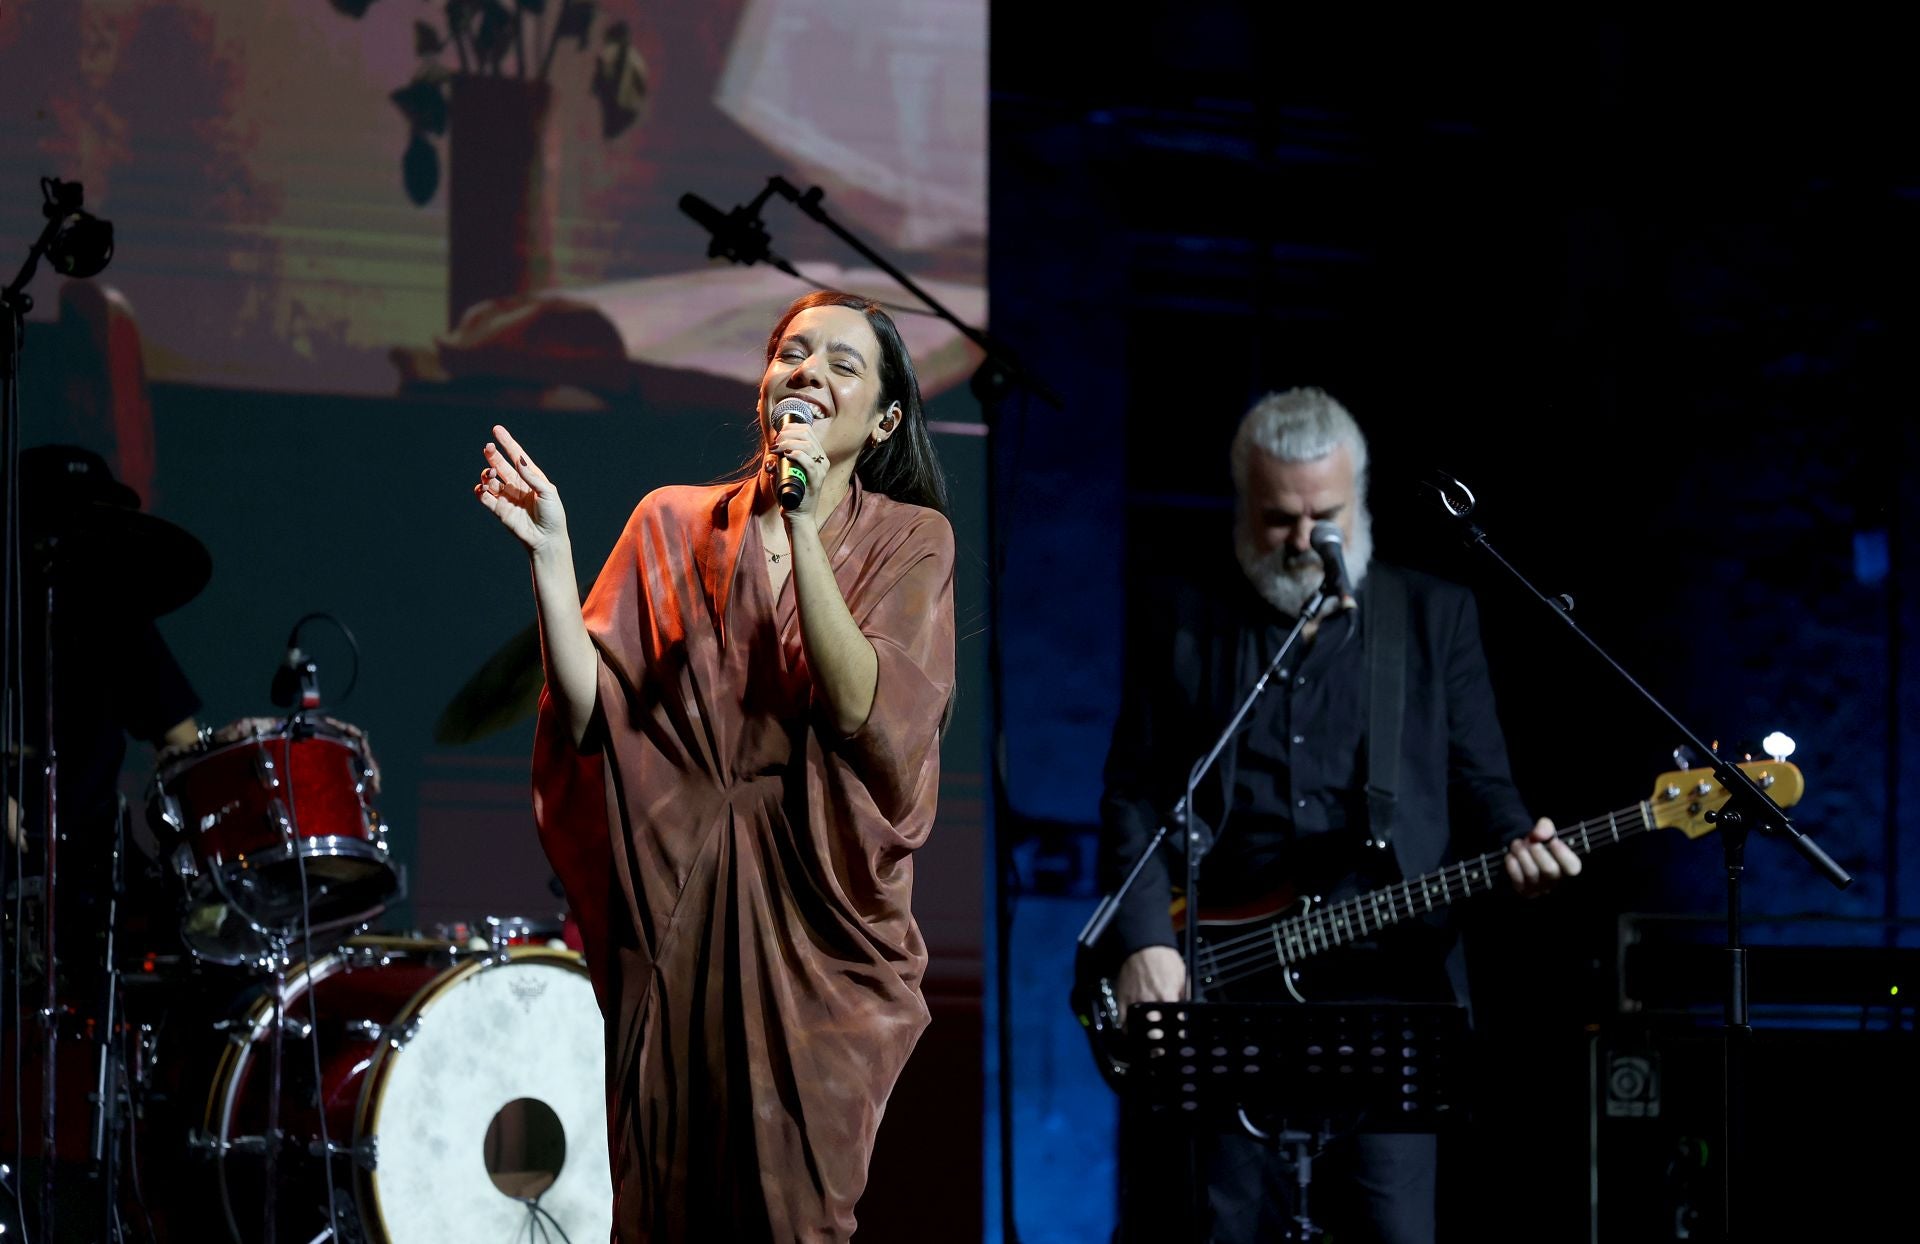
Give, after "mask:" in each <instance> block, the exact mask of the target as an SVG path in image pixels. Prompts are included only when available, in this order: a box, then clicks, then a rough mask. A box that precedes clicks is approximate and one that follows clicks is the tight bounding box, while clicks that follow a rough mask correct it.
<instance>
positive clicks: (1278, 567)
mask: <svg viewBox="0 0 1920 1244" xmlns="http://www.w3.org/2000/svg"><path fill="white" fill-rule="evenodd" d="M1343 445H1344V446H1346V450H1347V457H1348V459H1349V460H1350V461H1351V462H1352V463H1353V500H1354V505H1353V513H1352V514H1351V515H1350V516H1349V530H1350V535H1349V537H1348V540H1347V550H1346V562H1347V575H1348V577H1349V578H1350V579H1351V580H1352V583H1353V587H1354V590H1356V591H1358V590H1359V587H1360V585H1361V584H1362V583H1364V582H1366V578H1367V569H1368V567H1369V566H1370V565H1371V564H1372V562H1373V514H1372V512H1371V511H1370V510H1368V509H1367V438H1366V437H1365V436H1362V435H1361V434H1360V425H1359V424H1357V423H1355V422H1354V421H1353V416H1352V415H1350V414H1348V413H1347V408H1346V407H1344V406H1342V405H1341V404H1340V403H1338V402H1336V401H1334V400H1333V399H1332V398H1330V397H1328V396H1327V395H1326V393H1324V392H1323V391H1321V390H1319V389H1288V390H1287V391H1286V392H1285V393H1269V394H1267V395H1266V396H1265V397H1263V398H1261V399H1260V400H1259V401H1257V402H1255V403H1254V404H1253V408H1252V409H1251V410H1249V411H1248V412H1247V413H1246V414H1245V415H1244V416H1242V418H1241V420H1240V429H1239V431H1237V432H1235V433H1234V436H1233V489H1234V491H1235V492H1236V493H1238V494H1239V497H1240V505H1239V506H1238V507H1237V508H1238V511H1239V514H1238V518H1237V519H1236V520H1235V522H1234V532H1233V551H1234V555H1235V556H1236V557H1238V558H1239V561H1240V569H1241V570H1243V571H1245V572H1246V576H1247V580H1248V581H1249V582H1250V583H1252V584H1253V587H1254V590H1255V591H1257V592H1259V593H1260V595H1261V596H1262V597H1264V598H1265V599H1266V601H1267V603H1268V604H1270V605H1272V606H1273V607H1274V608H1275V609H1278V610H1279V611H1280V612H1281V613H1284V614H1288V615H1290V616H1294V617H1298V616H1299V614H1300V611H1301V610H1302V609H1304V608H1306V606H1307V602H1308V601H1309V600H1310V599H1312V597H1313V594H1314V593H1315V592H1316V591H1318V590H1319V588H1320V583H1321V580H1322V579H1323V578H1325V575H1326V568H1325V567H1324V566H1323V565H1322V564H1321V562H1320V555H1319V554H1318V553H1315V552H1313V551H1312V550H1310V549H1309V550H1305V551H1298V552H1296V551H1295V550H1294V549H1292V548H1290V547H1289V546H1287V545H1285V544H1282V545H1279V546H1278V547H1275V548H1271V549H1267V550H1266V551H1264V552H1263V551H1261V548H1260V545H1259V544H1258V543H1257V542H1256V541H1255V540H1254V537H1253V532H1252V530H1251V528H1250V527H1249V525H1248V524H1249V515H1248V514H1247V506H1246V500H1247V471H1248V466H1249V459H1251V458H1252V457H1253V454H1254V451H1255V450H1258V451H1260V452H1262V453H1267V454H1271V455H1273V457H1275V458H1277V459H1279V460H1280V461H1281V462H1290V463H1297V462H1319V461H1320V460H1321V459H1323V458H1326V457H1327V456H1328V455H1330V454H1332V453H1333V451H1334V450H1336V449H1339V448H1340V447H1341V446H1343ZM1337 606H1338V602H1336V601H1328V602H1327V607H1328V608H1336V607H1337Z"/></svg>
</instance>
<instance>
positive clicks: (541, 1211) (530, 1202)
mask: <svg viewBox="0 0 1920 1244" xmlns="http://www.w3.org/2000/svg"><path fill="white" fill-rule="evenodd" d="M551 1186H552V1185H549V1187H551ZM545 1195H546V1191H545V1189H542V1190H541V1193H540V1196H545ZM521 1199H522V1200H524V1201H525V1202H526V1203H527V1217H528V1221H529V1222H532V1223H539V1224H540V1234H541V1235H542V1236H545V1235H546V1234H547V1223H552V1224H553V1229H554V1230H555V1231H558V1232H559V1233H560V1244H573V1239H572V1238H571V1237H570V1236H568V1235H567V1229H566V1228H565V1227H563V1226H561V1225H560V1220H559V1219H558V1218H555V1217H554V1216H553V1211H551V1210H549V1209H548V1208H547V1207H546V1206H544V1205H542V1204H540V1197H538V1196H530V1197H523V1198H521ZM543 1220H544V1221H543ZM527 1238H528V1239H532V1238H533V1236H532V1231H531V1228H529V1231H528V1236H527Z"/></svg>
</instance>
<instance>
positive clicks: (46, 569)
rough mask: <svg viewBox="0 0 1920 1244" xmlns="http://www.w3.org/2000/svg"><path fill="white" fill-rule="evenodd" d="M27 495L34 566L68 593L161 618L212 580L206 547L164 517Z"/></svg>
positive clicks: (26, 524)
mask: <svg viewBox="0 0 1920 1244" xmlns="http://www.w3.org/2000/svg"><path fill="white" fill-rule="evenodd" d="M25 500H26V501H27V503H28V504H27V505H26V506H25V507H24V510H25V513H24V514H23V515H22V524H23V526H24V527H25V528H26V531H27V536H28V539H29V541H30V543H31V546H32V549H33V554H32V557H31V559H30V561H31V567H32V571H33V572H34V573H36V574H37V575H38V576H41V581H42V582H45V581H47V580H48V579H50V580H51V581H52V582H53V583H54V585H55V586H56V588H59V589H61V590H63V591H77V592H79V593H80V594H81V595H82V596H89V597H108V598H110V599H111V600H112V602H113V604H114V605H115V607H116V608H119V609H124V610H128V611H133V612H138V613H141V614H145V615H146V616H148V617H154V618H157V617H159V616H160V615H161V614H165V613H172V612H173V611H174V610H175V609H178V608H179V607H180V606H182V605H184V604H186V603H187V602H188V601H190V600H192V599H193V598H194V597H196V596H198V595H199V594H200V592H201V589H203V588H205V587H206V586H207V580H208V579H210V578H212V577H213V559H212V557H210V556H209V555H208V553H207V548H206V546H205V545H204V544H201V543H200V541H198V540H196V539H195V538H194V537H193V536H192V535H190V534H189V533H188V532H187V530H186V529H185V528H183V527H178V526H175V525H174V524H173V523H170V522H168V521H167V520H166V519H164V518H157V517H155V516H154V515H152V514H144V513H142V512H141V511H139V510H134V509H128V508H126V507H125V506H119V505H109V504H104V503H101V502H98V501H74V500H65V499H63V500H59V501H55V502H52V503H50V504H44V505H35V504H33V503H32V502H33V498H31V497H28V498H25ZM57 607H58V602H57V600H56V608H57Z"/></svg>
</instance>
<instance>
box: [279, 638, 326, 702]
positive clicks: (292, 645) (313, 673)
mask: <svg viewBox="0 0 1920 1244" xmlns="http://www.w3.org/2000/svg"><path fill="white" fill-rule="evenodd" d="M267 696H268V698H269V699H271V700H272V701H273V702H274V703H275V704H276V705H278V706H279V707H281V708H292V707H293V706H294V703H295V702H296V701H298V702H299V705H300V711H302V712H307V711H310V710H312V709H316V708H319V707H320V668H319V666H317V665H315V664H314V662H313V659H312V658H311V657H309V656H308V655H307V654H306V653H304V652H302V651H301V650H300V628H299V627H298V626H295V627H294V628H293V633H292V634H291V635H288V636H287V655H286V656H284V657H282V658H281V659H280V667H279V668H278V669H276V670H274V671H273V686H272V688H271V689H270V690H269V691H268V692H267Z"/></svg>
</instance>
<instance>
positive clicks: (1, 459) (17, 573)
mask: <svg viewBox="0 0 1920 1244" xmlns="http://www.w3.org/2000/svg"><path fill="white" fill-rule="evenodd" d="M42 190H43V192H44V193H45V194H46V196H47V202H46V204H45V205H44V206H43V208H42V212H43V214H44V215H45V216H46V219H47V223H46V227H45V228H43V229H42V230H41V231H40V236H39V237H38V238H36V239H35V240H34V243H33V245H32V246H31V247H29V248H28V249H27V258H26V262H24V263H23V264H21V265H20V271H19V272H18V273H17V274H16V275H15V276H14V278H13V280H12V282H11V283H9V284H8V285H7V286H6V287H5V288H4V289H0V477H4V489H5V507H6V513H5V516H4V519H0V562H4V569H0V614H3V615H4V619H3V620H0V648H3V649H4V652H3V653H0V719H3V720H0V757H4V756H24V751H25V749H24V746H23V745H24V744H25V741H26V740H25V739H24V738H22V737H21V736H20V733H19V730H18V729H17V727H18V725H19V724H20V723H21V722H23V721H24V720H25V719H24V716H23V714H24V713H25V712H26V711H28V706H26V705H23V704H22V703H21V702H20V696H21V694H22V691H23V687H22V685H21V683H22V678H23V675H24V673H25V671H24V669H22V667H21V657H22V653H21V645H22V639H23V636H22V634H21V625H22V614H21V610H22V608H23V606H24V604H25V602H24V600H23V592H24V582H25V577H24V569H23V566H22V564H21V545H22V542H23V539H24V529H23V527H22V520H21V510H20V354H21V350H22V348H23V347H24V345H25V341H26V319H27V313H28V312H30V311H32V310H33V295H31V294H29V293H27V285H28V283H29V282H31V281H32V280H33V276H34V273H35V272H36V271H37V270H38V268H39V266H40V259H41V257H42V256H44V255H46V254H47V253H48V252H49V250H50V249H51V248H52V247H53V244H54V241H55V239H56V238H57V237H58V235H59V233H60V229H61V226H62V225H63V224H65V223H66V217H67V211H68V208H69V205H70V204H72V205H77V202H78V198H79V185H78V183H62V182H58V181H52V182H49V181H48V180H46V179H42ZM63 192H65V193H63ZM68 194H71V198H69V197H68ZM53 607H54V590H53V578H52V575H51V574H50V575H49V576H48V581H47V599H46V601H45V602H44V608H45V610H46V615H47V618H46V625H47V634H46V648H47V651H46V653H45V654H44V659H45V660H46V662H47V679H46V683H47V686H46V691H47V695H46V703H45V704H43V705H41V706H39V707H40V708H41V709H42V710H43V711H44V712H45V713H46V748H47V755H46V762H45V765H44V769H43V779H42V780H43V781H44V783H45V786H46V798H45V807H44V821H45V830H46V858H45V863H44V865H43V867H44V870H45V875H44V876H43V877H42V879H41V883H42V887H43V888H42V891H41V893H42V895H43V898H42V907H41V913H42V917H43V919H44V921H45V924H46V928H45V930H44V931H43V940H44V951H43V953H44V955H45V958H46V973H47V981H46V997H45V1000H44V1004H43V1006H42V1008H41V1010H40V1012H39V1015H38V1018H39V1020H40V1026H41V1037H42V1041H41V1056H42V1057H43V1058H44V1060H45V1063H44V1066H43V1067H42V1069H41V1074H42V1077H43V1078H42V1087H43V1092H42V1096H41V1103H40V1109H41V1145H42V1151H41V1152H42V1161H41V1164H40V1224H39V1233H40V1234H41V1235H42V1236H44V1237H46V1238H49V1239H51V1238H54V1183H55V1177H54V1168H55V1165H56V1163H55V1161H54V1154H55V1133H56V1127H55V1123H56V1109H57V1095H56V1093H55V1088H56V1085H55V1080H56V1077H55V1075H54V1060H55V1058H56V1056H57V1055H58V1052H59V1022H60V1010H59V995H58V987H57V985H56V983H55V977H56V970H57V964H56V961H55V951H56V950H57V949H58V942H57V937H56V934H55V931H54V924H55V920H56V916H57V912H56V909H55V898H56V894H55V883H56V881H57V872H56V857H57V855H58V851H59V837H60V834H59V826H58V821H57V813H56V811H55V802H56V798H55V790H54V783H55V781H56V779H57V777H58V772H59V771H58V761H57V759H56V754H55V749H54V739H53V668H52V664H53V661H52V651H53V625H52V622H53ZM21 777H22V779H23V785H24V778H25V765H24V764H22V766H21ZM0 787H3V788H4V789H0V795H5V796H11V795H13V790H12V789H11V783H10V782H6V783H0ZM22 793H24V791H23V792H22ZM24 829H25V826H24V825H23V826H22V830H23V831H24ZM6 849H7V852H8V853H9V854H11V853H12V847H11V845H9V846H8V847H7V848H6ZM24 883H25V877H24V876H22V877H21V878H20V884H21V887H22V888H21V894H22V901H23V902H24V896H25V884H24ZM24 932H25V927H24V923H22V924H20V925H18V926H16V936H21V935H24ZM21 984H22V982H21V980H20V979H19V978H18V977H17V976H16V978H15V979H14V981H13V988H14V992H15V996H16V998H17V997H18V995H19V989H20V986H21ZM25 1046H26V1042H25V1039H24V1036H23V1037H22V1039H21V1041H20V1043H19V1046H18V1047H16V1052H15V1057H16V1058H23V1057H24V1056H25V1055H24V1052H23V1051H24V1049H25ZM17 1140H18V1143H19V1144H20V1146H21V1152H22V1154H23V1155H24V1153H25V1146H26V1138H25V1136H24V1134H23V1135H21V1136H20V1137H18V1138H17ZM22 1165H24V1163H23V1164H22ZM21 1210H22V1217H23V1218H25V1216H26V1214H25V1202H24V1198H23V1199H22V1204H21Z"/></svg>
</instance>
